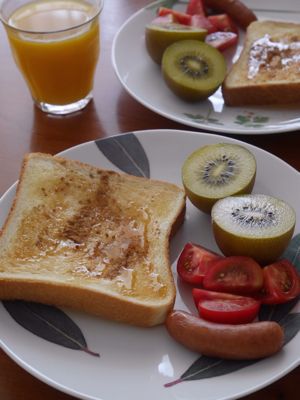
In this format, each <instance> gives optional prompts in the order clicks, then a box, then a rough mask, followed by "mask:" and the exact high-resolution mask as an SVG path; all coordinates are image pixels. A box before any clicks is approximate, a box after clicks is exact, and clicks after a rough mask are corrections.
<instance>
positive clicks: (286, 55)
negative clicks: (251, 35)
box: [248, 34, 300, 82]
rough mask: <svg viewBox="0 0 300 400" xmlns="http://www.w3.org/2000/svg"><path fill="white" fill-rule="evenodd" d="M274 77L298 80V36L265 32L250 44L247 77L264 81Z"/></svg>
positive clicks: (299, 57)
mask: <svg viewBox="0 0 300 400" xmlns="http://www.w3.org/2000/svg"><path fill="white" fill-rule="evenodd" d="M274 77H276V79H278V80H285V79H289V80H299V78H300V37H298V36H295V35H285V36H284V37H279V38H276V37H271V36H270V35H269V34H265V35H264V36H262V37H261V38H259V39H257V40H255V41H254V43H253V44H252V46H251V48H250V51H249V61H248V78H249V79H253V78H256V79H257V81H262V82H264V81H267V80H269V79H272V78H274Z"/></svg>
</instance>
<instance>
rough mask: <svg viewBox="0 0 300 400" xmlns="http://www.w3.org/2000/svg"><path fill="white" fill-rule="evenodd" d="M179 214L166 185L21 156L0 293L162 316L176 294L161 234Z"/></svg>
mask: <svg viewBox="0 0 300 400" xmlns="http://www.w3.org/2000/svg"><path fill="white" fill-rule="evenodd" d="M184 211H185V193H184V191H183V189H181V188H179V187H177V186H176V185H173V184H171V183H167V182H161V181H157V180H151V179H147V178H140V177H136V176H132V175H127V174H123V173H117V172H114V171H108V170H102V169H99V168H96V167H93V166H91V165H87V164H83V163H81V162H78V161H71V160H67V159H64V158H62V157H56V156H51V155H48V154H42V153H31V154H28V155H27V156H25V158H24V161H23V165H22V170H21V174H20V179H19V182H18V186H17V192H16V196H15V199H14V202H13V205H12V207H11V210H10V212H9V215H8V217H7V220H6V222H5V224H4V227H3V229H2V232H1V236H0V299H1V300H10V299H19V300H27V301H34V302H40V303H45V304H50V305H56V306H62V307H71V308H73V309H76V310H81V311H84V312H87V313H91V314H95V315H98V316H100V317H103V318H107V319H111V320H115V321H120V322H125V323H129V324H133V325H138V326H152V325H157V324H160V323H163V322H164V320H165V318H166V315H167V313H168V312H169V311H170V310H171V309H172V307H173V305H174V301H175V286H174V282H173V276H172V272H171V268H170V261H169V238H170V235H171V234H172V233H174V232H175V230H176V229H177V228H178V227H179V226H180V223H181V222H182V221H183V219H184Z"/></svg>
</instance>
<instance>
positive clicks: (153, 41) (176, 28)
mask: <svg viewBox="0 0 300 400" xmlns="http://www.w3.org/2000/svg"><path fill="white" fill-rule="evenodd" d="M206 35H207V30H206V29H202V28H198V27H194V26H188V25H182V24H177V23H175V22H168V23H164V24H155V23H151V24H149V25H147V26H146V30H145V41H146V48H147V50H148V53H149V55H150V57H151V58H152V60H153V61H154V62H156V63H157V64H161V59H162V56H163V53H164V51H165V50H166V48H167V47H168V46H170V45H171V44H172V43H175V42H178V41H180V40H186V39H194V40H204V39H205V37H206Z"/></svg>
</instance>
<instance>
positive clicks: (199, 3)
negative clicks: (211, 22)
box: [185, 0, 205, 16]
mask: <svg viewBox="0 0 300 400" xmlns="http://www.w3.org/2000/svg"><path fill="white" fill-rule="evenodd" d="M185 12H186V13H187V14H189V15H204V16H205V9H204V4H203V0H189V2H188V4H187V6H186V10H185Z"/></svg>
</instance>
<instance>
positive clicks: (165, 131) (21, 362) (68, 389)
mask: <svg viewBox="0 0 300 400" xmlns="http://www.w3.org/2000/svg"><path fill="white" fill-rule="evenodd" d="M132 133H133V134H135V135H137V136H138V137H139V136H144V135H158V134H168V135H170V136H171V135H173V134H174V133H175V134H178V133H180V134H182V133H184V134H187V135H190V136H194V137H199V136H205V137H207V138H209V139H211V138H215V139H218V140H219V139H222V138H223V139H224V140H225V141H229V142H238V143H240V144H241V143H244V142H242V141H241V140H239V139H237V138H230V137H226V136H220V135H217V134H210V133H209V132H197V131H189V130H181V129H149V130H137V131H135V130H133V131H128V132H124V133H116V134H114V135H112V136H109V137H104V138H101V139H96V140H90V141H87V142H83V143H80V144H77V145H75V146H72V147H70V148H67V149H65V150H63V151H61V152H59V153H57V154H56V155H58V156H67V153H68V152H72V151H73V150H74V149H78V148H81V147H84V146H90V145H92V144H94V143H95V142H96V141H97V140H105V139H108V138H110V137H115V136H123V135H128V134H132ZM199 140H200V138H199ZM244 144H245V146H247V147H249V148H254V149H258V151H260V152H261V153H262V154H263V153H265V154H267V155H268V156H269V157H271V158H272V159H274V161H275V162H280V163H282V164H284V165H285V167H288V169H289V170H290V171H291V172H293V173H296V174H299V171H298V170H297V169H296V168H294V167H293V166H291V165H290V164H288V163H287V162H286V161H284V160H282V159H281V158H279V157H278V156H276V155H274V154H272V153H270V152H268V151H267V150H264V149H261V148H260V147H258V146H255V145H252V144H250V143H244ZM17 182H18V181H15V182H14V183H13V184H12V185H11V186H10V187H9V188H8V189H7V190H6V191H5V192H4V193H3V195H2V196H1V197H0V203H1V202H2V201H3V198H4V197H5V196H7V195H9V194H10V192H11V191H13V190H14V189H15V188H16V185H17ZM1 307H3V305H2V304H1ZM0 344H1V348H2V350H3V351H4V352H5V353H6V354H7V356H8V357H9V358H11V359H12V360H13V361H14V362H16V364H18V365H19V366H20V367H21V368H22V369H24V370H25V371H27V372H28V373H30V374H31V375H32V376H34V377H35V378H36V379H38V380H40V381H42V382H44V383H45V384H47V385H49V386H51V387H53V388H55V389H57V390H60V391H62V392H63V393H66V394H69V395H72V396H74V397H76V398H80V399H86V400H105V398H102V397H98V396H97V397H95V396H91V395H87V394H84V393H82V392H79V391H78V390H74V389H72V388H71V387H69V386H66V385H63V384H62V383H58V382H56V381H55V380H53V379H51V378H49V377H48V376H47V375H45V374H44V373H41V372H39V371H38V370H37V369H36V368H34V367H33V366H31V365H30V364H29V363H27V362H26V361H24V360H22V359H21V358H20V357H19V356H18V354H16V353H15V352H14V351H13V350H12V349H10V347H9V346H7V345H6V344H5V343H3V340H2V338H1V337H0ZM299 365H300V357H299V359H298V360H295V361H294V362H293V363H291V364H290V365H289V367H288V368H286V369H284V370H283V371H281V372H280V373H278V374H277V375H275V376H273V377H272V378H270V379H268V380H267V382H266V381H263V382H261V384H260V385H256V386H255V388H253V387H252V388H249V389H248V390H244V391H243V392H240V393H238V394H237V395H238V396H243V397H244V396H247V395H249V394H251V393H254V392H256V391H258V390H261V389H262V388H264V387H266V386H268V385H270V384H272V383H273V382H276V381H277V380H279V379H281V378H282V377H283V376H285V375H287V374H288V373H289V372H291V371H292V370H294V369H295V368H297V367H298V366H299ZM235 396H236V395H235ZM234 398H236V397H228V396H226V397H219V399H218V400H223V399H224V400H229V399H230V400H233V399H234Z"/></svg>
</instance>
